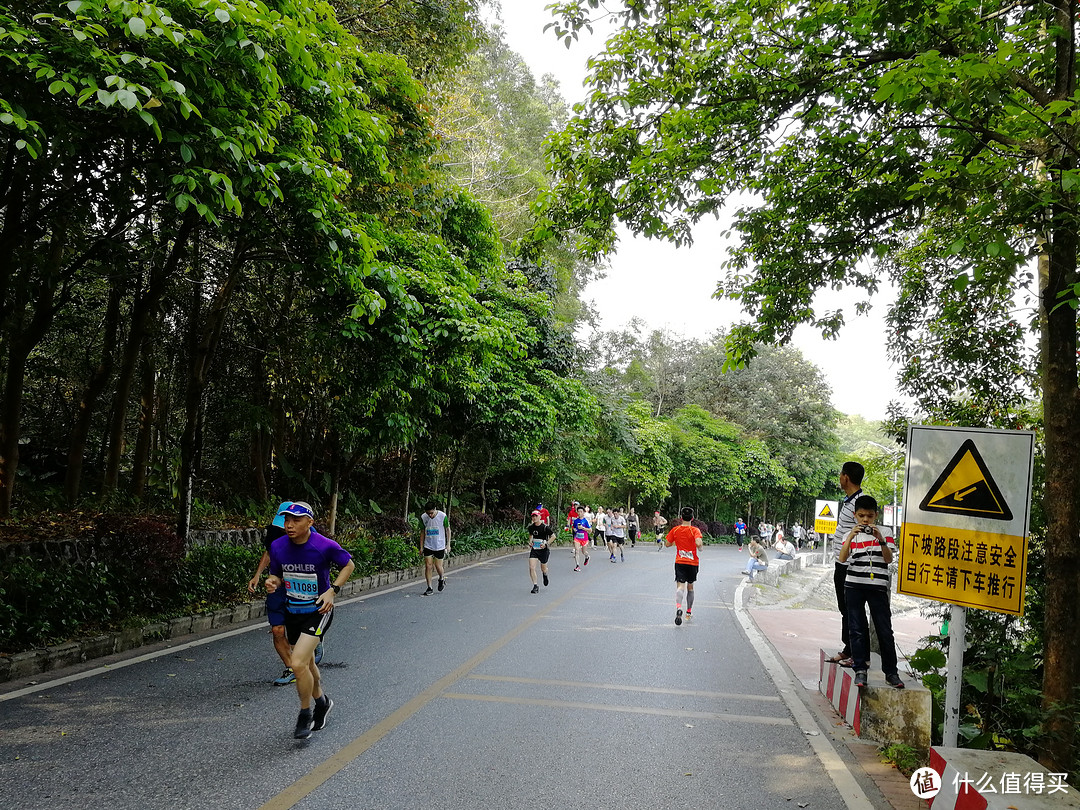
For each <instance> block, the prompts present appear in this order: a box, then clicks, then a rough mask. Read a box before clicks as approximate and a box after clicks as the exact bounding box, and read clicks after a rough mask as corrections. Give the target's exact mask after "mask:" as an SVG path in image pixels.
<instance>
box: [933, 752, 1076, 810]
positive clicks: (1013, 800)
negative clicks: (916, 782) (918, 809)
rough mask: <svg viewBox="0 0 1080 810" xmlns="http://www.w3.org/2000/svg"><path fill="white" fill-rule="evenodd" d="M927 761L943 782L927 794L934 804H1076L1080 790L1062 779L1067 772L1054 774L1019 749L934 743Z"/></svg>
mask: <svg viewBox="0 0 1080 810" xmlns="http://www.w3.org/2000/svg"><path fill="white" fill-rule="evenodd" d="M930 767H931V768H933V769H934V770H935V771H937V773H938V774H939V775H940V784H941V790H940V792H938V794H937V795H936V796H934V797H933V798H930V799H929V800H928V801H929V804H930V807H931V808H932V810H1009V809H1010V808H1020V807H1022V808H1023V809H1024V810H1073V809H1074V808H1080V792H1078V791H1077V790H1076V789H1075V788H1073V787H1071V786H1069V785H1068V784H1067V783H1066V782H1065V781H1064V779H1065V774H1052V773H1050V772H1049V771H1047V770H1046V768H1044V767H1043V766H1042V765H1040V764H1039V763H1038V762H1036V761H1035V760H1033V759H1031V758H1030V757H1026V756H1024V755H1023V754H1014V753H1008V752H1004V751H976V750H972V749H969V748H945V747H943V746H934V747H932V748H931V749H930Z"/></svg>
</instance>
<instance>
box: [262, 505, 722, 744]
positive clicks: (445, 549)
mask: <svg viewBox="0 0 1080 810" xmlns="http://www.w3.org/2000/svg"><path fill="white" fill-rule="evenodd" d="M579 509H580V510H581V511H580V513H579V511H578V510H579ZM608 511H609V512H610V514H608V512H600V513H599V514H603V516H604V519H603V525H604V531H603V532H602V533H601V534H599V536H591V535H590V529H592V528H593V527H592V526H591V524H590V522H589V519H588V517H587V516H586V512H585V510H584V509H583V508H581V507H580V505H579V504H577V503H576V502H575V503H574V505H573V507H572V508H571V511H570V514H569V515H568V516H567V528H568V529H569V530H570V531H571V532H572V534H573V553H574V570H575V571H580V570H581V567H582V566H584V565H588V564H589V552H588V547H589V544H590V543H594V544H595V543H596V542H597V541H599V542H602V543H605V544H606V545H607V548H608V552H609V560H610V561H611V562H613V563H614V562H616V558H615V553H616V551H618V553H619V558H620V559H621V560H623V561H625V557H624V554H623V546H624V545H625V542H626V540H627V536H628V534H629V539H630V540H631V544H632V545H633V544H635V543H636V539H637V536H638V531H639V523H638V521H637V519H636V516H634V517H635V519H634V520H633V521H632V522H631V521H629V520H628V519H627V517H625V516H623V515H622V514H621V510H620V509H618V508H614V507H613V508H612V509H611V510H608ZM631 514H633V510H631ZM657 517H659V512H658V513H657V514H656V515H655V516H654V518H653V523H654V527H655V528H656V529H657V543H658V545H659V544H660V543H661V542H662V543H663V545H664V546H667V547H672V546H674V547H675V549H676V558H675V624H676V625H681V624H682V623H683V619H684V616H685V618H686V619H690V618H691V615H692V609H693V605H694V583H695V582H696V580H697V572H698V563H699V560H698V549H699V548H701V547H702V536H701V532H700V531H698V529H696V528H695V527H694V526H692V525H691V522H692V521H693V519H694V510H693V509H691V508H689V507H686V508H684V509H683V510H682V512H681V514H680V517H681V518H682V522H681V523H680V525H678V526H675V527H674V528H673V529H671V531H669V532H667V534H666V535H664V534H663V528H664V526H666V523H667V521H666V520H662V519H661V520H662V522H660V521H657V519H656V518H657ZM314 522H315V513H314V510H313V509H312V508H311V505H310V504H307V503H305V502H303V501H295V502H294V501H285V502H283V503H282V504H280V505H279V506H278V509H277V511H276V514H275V516H274V519H273V522H272V523H271V525H270V526H268V527H267V532H266V539H265V546H266V548H265V552H264V553H263V555H262V558H261V559H260V560H259V565H258V568H257V569H256V571H255V575H254V576H253V577H252V578H251V580H250V581H249V582H248V589H249V590H250V591H251V592H252V593H254V592H255V589H256V588H257V587H258V585H259V581H260V579H261V577H262V574H263V572H264V571H269V576H267V578H266V580H265V582H264V583H263V584H264V586H265V588H266V592H267V599H266V609H267V621H268V622H269V624H270V629H271V633H272V638H273V643H274V649H275V651H276V652H277V654H278V656H279V657H280V658H281V661H282V663H283V664H284V665H285V670H284V672H283V673H282V675H281V677H280V678H277V679H276V680H275V681H274V683H275V684H278V685H282V686H284V685H287V684H290V683H293V684H295V685H296V691H297V696H298V698H299V702H300V711H299V714H298V715H297V719H296V726H295V729H294V731H293V736H294V737H295V738H296V739H299V740H304V739H307V738H309V737H310V736H311V734H312V733H313V732H315V731H320V730H321V729H323V728H325V727H326V722H327V717H328V716H329V715H330V712H331V710H332V709H333V708H334V701H333V700H332V699H331V698H330V697H329V695H327V694H326V692H325V691H324V689H323V681H322V674H321V672H320V671H319V662H320V661H321V658H322V642H323V639H324V638H325V636H326V633H327V631H328V630H329V629H330V626H331V624H332V623H333V621H334V600H335V598H336V597H337V595H338V594H339V593H340V592H341V588H342V586H343V585H344V584H345V583H346V582H347V581H348V580H349V577H350V576H351V575H352V572H353V569H354V568H355V564H354V562H353V559H352V556H351V555H350V554H349V552H348V551H346V550H345V549H343V548H342V547H341V546H340V545H339V544H338V543H336V542H334V541H333V540H331V539H330V538H328V537H324V536H323V535H321V534H319V533H318V532H317V531H316V530H315V528H314ZM421 522H422V524H423V527H424V541H423V554H424V577H425V581H426V584H427V589H426V590H425V591H424V592H423V594H422V595H423V596H428V595H430V594H432V593H433V592H434V589H433V588H432V577H433V573H434V574H437V576H438V590H439V591H442V590H443V589H444V588H445V586H446V575H445V571H444V567H443V565H444V559H445V557H446V555H447V554H448V553H449V550H450V527H449V521H448V520H447V517H446V514H445V513H444V512H442V511H441V510H439V509H438V508H436V506H435V505H434V504H432V503H428V504H427V505H426V506H425V507H424V512H423V514H422V515H421ZM598 522H599V521H598ZM631 526H632V527H633V528H632V529H631V528H630V527H631ZM527 533H528V537H529V546H530V548H529V576H530V579H531V580H532V591H531V592H532V593H534V594H535V593H539V591H540V586H539V582H538V578H537V573H538V572H537V569H539V574H540V577H541V578H542V580H543V583H544V586H545V587H546V586H547V585H548V584H549V582H550V578H549V573H550V572H549V568H548V564H549V560H550V556H551V543H552V538H553V537H554V536H555V532H554V529H553V528H552V526H551V515H550V513H549V512H548V510H547V509H545V508H544V507H543V504H538V505H537V508H536V509H535V510H533V512H532V515H531V522H530V524H529V525H528V526H527ZM582 556H583V557H584V559H583V560H582V559H581V558H582ZM334 569H336V574H335V575H334V576H333V578H331V573H332V572H333V570H334ZM684 605H685V612H684Z"/></svg>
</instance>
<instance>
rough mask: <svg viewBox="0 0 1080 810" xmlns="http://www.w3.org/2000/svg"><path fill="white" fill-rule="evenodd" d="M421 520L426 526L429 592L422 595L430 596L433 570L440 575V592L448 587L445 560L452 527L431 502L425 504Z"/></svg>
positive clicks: (426, 563) (426, 576)
mask: <svg viewBox="0 0 1080 810" xmlns="http://www.w3.org/2000/svg"><path fill="white" fill-rule="evenodd" d="M420 520H421V521H422V522H423V524H424V579H425V581H426V582H427V590H426V591H424V592H423V593H422V594H420V595H421V596H430V595H431V569H432V568H434V569H435V570H436V572H438V574H439V590H440V591H441V590H442V589H443V588H444V587H446V575H445V574H444V573H443V559H444V558H445V557H446V553H447V552H448V551H449V550H450V526H449V520H448V519H447V517H446V513H445V512H443V511H442V510H440V509H438V508H437V507H436V506H435V504H434V503H432V502H430V501H428V503H426V504H424V514H422V515H420Z"/></svg>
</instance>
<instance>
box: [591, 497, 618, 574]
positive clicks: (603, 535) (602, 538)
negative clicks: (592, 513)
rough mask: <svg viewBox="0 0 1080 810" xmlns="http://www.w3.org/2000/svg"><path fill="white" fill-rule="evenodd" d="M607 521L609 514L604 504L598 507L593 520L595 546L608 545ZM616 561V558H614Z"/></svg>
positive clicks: (593, 542)
mask: <svg viewBox="0 0 1080 810" xmlns="http://www.w3.org/2000/svg"><path fill="white" fill-rule="evenodd" d="M607 523H608V516H607V513H606V512H605V511H604V508H603V507H602V506H598V507H596V518H595V520H593V524H592V526H593V536H592V544H593V546H594V547H595V546H606V545H607ZM612 556H613V557H614V556H615V555H614V554H613V555H612ZM613 562H614V560H613Z"/></svg>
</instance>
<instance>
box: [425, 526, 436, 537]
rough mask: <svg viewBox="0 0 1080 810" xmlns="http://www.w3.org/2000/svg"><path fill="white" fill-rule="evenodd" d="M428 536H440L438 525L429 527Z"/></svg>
mask: <svg viewBox="0 0 1080 810" xmlns="http://www.w3.org/2000/svg"><path fill="white" fill-rule="evenodd" d="M427 536H428V537H438V536H439V529H438V527H436V528H434V529H432V528H429V529H428V530H427Z"/></svg>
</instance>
